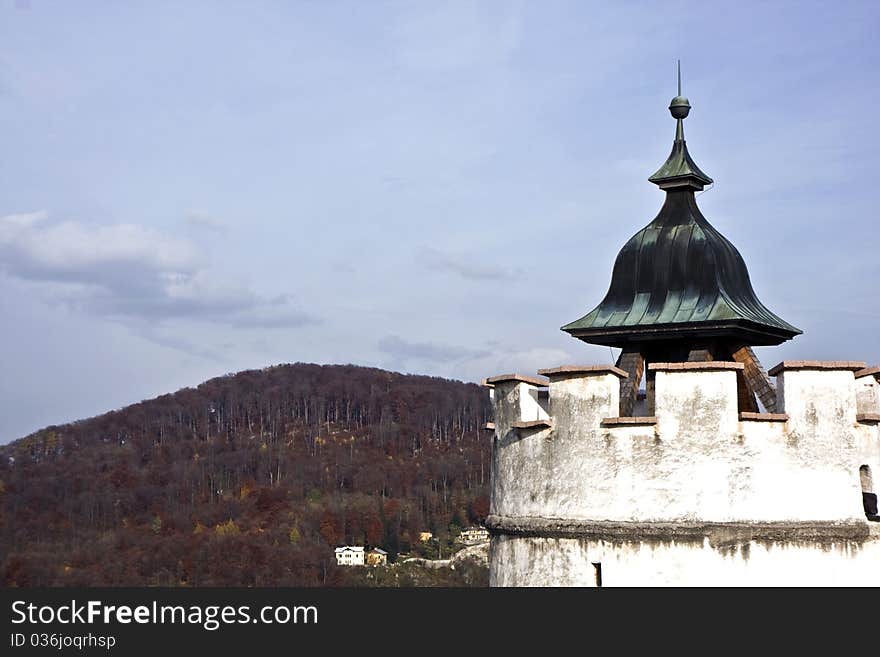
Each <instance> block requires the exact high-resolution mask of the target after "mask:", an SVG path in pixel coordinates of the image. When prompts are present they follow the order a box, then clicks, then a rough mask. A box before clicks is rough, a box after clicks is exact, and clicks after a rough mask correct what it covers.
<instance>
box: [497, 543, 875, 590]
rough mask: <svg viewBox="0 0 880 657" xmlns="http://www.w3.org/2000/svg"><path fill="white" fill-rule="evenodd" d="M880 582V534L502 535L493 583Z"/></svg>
mask: <svg viewBox="0 0 880 657" xmlns="http://www.w3.org/2000/svg"><path fill="white" fill-rule="evenodd" d="M594 563H600V564H601V565H602V585H603V586H880V567H878V564H880V538H875V539H874V540H868V541H865V542H862V543H858V542H847V541H840V542H837V543H827V544H826V543H812V544H810V543H791V542H781V541H780V542H772V543H771V542H764V541H747V542H743V543H739V544H735V545H730V546H712V545H711V543H710V541H709V539H705V540H704V541H703V542H699V541H697V542H690V541H681V542H676V541H669V542H631V543H616V544H615V543H610V542H607V541H600V540H587V539H576V538H533V537H518V536H517V537H510V536H496V537H493V538H492V542H491V546H490V552H489V584H490V586H595V585H596V569H595V567H594V566H593V564H594Z"/></svg>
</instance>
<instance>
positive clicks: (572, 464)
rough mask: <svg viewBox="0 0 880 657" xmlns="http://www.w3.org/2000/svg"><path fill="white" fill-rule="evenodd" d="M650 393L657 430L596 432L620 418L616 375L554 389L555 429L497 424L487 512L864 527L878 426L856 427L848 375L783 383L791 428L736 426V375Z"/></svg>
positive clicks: (683, 376) (811, 375)
mask: <svg viewBox="0 0 880 657" xmlns="http://www.w3.org/2000/svg"><path fill="white" fill-rule="evenodd" d="M655 385H656V404H655V408H656V418H657V423H656V426H626V425H624V426H611V427H604V426H602V424H601V423H602V420H603V419H604V418H607V417H612V416H615V415H616V414H617V412H616V409H617V405H618V389H619V388H618V379H617V377H615V376H614V375H612V374H583V375H577V376H568V377H562V378H559V379H558V380H552V381H551V383H550V387H549V388H550V415H551V418H552V421H553V428H552V429H545V430H534V429H532V430H522V429H513V428H511V426H510V425H511V423H510V422H506V421H503V420H502V421H499V420H498V415H496V427H499V426H500V427H501V429H500V430H499V431H498V432H497V434H496V438H497V440H496V443H495V449H494V459H493V460H494V466H495V468H496V470H495V473H494V475H493V504H492V512H493V513H495V514H499V515H509V516H530V515H533V516H541V517H551V518H575V519H578V518H579V519H593V520H629V521H697V520H703V521H713V522H723V521H744V522H748V521H811V520H827V521H832V520H833V521H847V520H860V519H863V518H864V514H863V510H862V506H861V490H860V487H859V478H858V468H859V466H860V465H862V464H863V463H866V464H868V465H870V466H871V468H872V469H873V470H874V471H875V472H880V444H878V440H877V429H876V425H873V426H871V425H860V424H858V423H856V420H855V416H856V405H855V386H854V379H853V374H852V372H851V371H794V372H786V373H785V374H784V375H783V376H780V391H782V392H783V394H784V398H785V407H784V408H785V410H786V411H787V412H788V414H789V420H788V421H787V422H763V421H741V420H740V419H739V415H738V412H737V395H736V372H735V371H734V370H721V371H711V370H709V371H668V372H667V371H658V372H657V373H656V384H655ZM523 387H525V384H517V385H516V388H517V389H521V388H523ZM513 392H514V391H513V390H512V391H511V393H513ZM780 396H782V395H780ZM523 397H524V396H523V395H522V393H519V397H518V399H523ZM509 398H510V399H512V400H514V398H517V397H516V395H511V396H510V397H509ZM500 415H501V416H504V415H505V414H504V412H503V411H502V412H501V413H500ZM517 417H519V415H518V414H517ZM505 429H506V430H505Z"/></svg>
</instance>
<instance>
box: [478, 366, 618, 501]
mask: <svg viewBox="0 0 880 657" xmlns="http://www.w3.org/2000/svg"><path fill="white" fill-rule="evenodd" d="M519 398H521V397H516V399H519ZM618 400H619V384H618V379H617V377H616V376H614V375H612V374H602V375H588V376H582V377H566V378H561V379H557V380H554V381H553V382H552V383H551V385H550V410H551V413H552V416H553V420H554V423H555V425H556V427H559V429H554V430H543V431H538V430H534V429H532V430H524V429H520V430H511V429H510V422H509V421H507V419H506V418H508V417H510V415H511V411H510V409H503V408H502V409H499V408H498V407H497V406H496V422H495V427H496V433H495V440H494V442H493V459H492V467H493V477H492V500H491V501H492V504H491V508H492V511H493V513H498V514H501V515H537V516H546V515H548V514H550V515H553V516H555V517H576V518H588V517H591V516H590V514H591V513H596V512H598V510H599V508H601V507H600V506H598V505H597V502H605V503H606V504H607V503H609V502H610V500H609V499H608V495H607V491H606V493H605V494H602V493H598V492H597V486H599V485H601V475H598V474H597V473H595V472H594V471H593V468H592V467H590V466H589V464H590V463H591V462H593V463H595V457H594V453H595V452H596V450H598V449H602V448H603V446H604V443H603V440H602V432H601V431H600V428H599V422H600V421H601V420H602V419H604V418H606V417H611V416H616V414H617V409H618V404H619V402H618ZM511 403H513V397H512V398H511ZM499 410H500V416H501V417H502V421H501V422H499V421H498V419H497V418H498V417H499V415H497V413H498V412H499Z"/></svg>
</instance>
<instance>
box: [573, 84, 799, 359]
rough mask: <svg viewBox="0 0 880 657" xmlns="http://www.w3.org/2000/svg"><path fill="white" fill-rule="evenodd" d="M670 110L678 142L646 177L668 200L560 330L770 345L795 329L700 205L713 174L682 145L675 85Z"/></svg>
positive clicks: (619, 337) (682, 110)
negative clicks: (771, 305) (596, 298)
mask: <svg viewBox="0 0 880 657" xmlns="http://www.w3.org/2000/svg"><path fill="white" fill-rule="evenodd" d="M679 85H680V82H679ZM669 109H670V112H671V113H672V115H673V118H675V119H676V121H677V126H676V135H675V143H674V144H673V147H672V153H671V154H670V156H669V158H668V159H667V160H666V162H665V163H664V164H663V166H662V167H660V169H659V170H658V171H657V173H655V174H654V175H653V176H651V178H650V179H649V180H650V181H651V182H653V183H655V184H656V185H658V186H659V187H660V188H661V189H664V190H665V191H666V202H665V203H664V204H663V207H662V208H661V209H660V212H659V214H658V215H657V216H656V217H655V218H654V220H653V221H652V222H651V223H650V224H648V225H647V226H645V227H644V228H643V229H642V230H640V231H639V232H638V233H636V234H635V235H633V237H631V238H630V240H629V241H628V242H627V243H626V244H625V245H624V246H623V248H622V249H621V250H620V253H618V255H617V259H616V261H615V263H614V271H613V274H612V278H611V285H610V287H609V289H608V293H607V294H606V295H605V298H604V299H603V300H602V303H600V304H599V305H598V306H597V307H596V308H594V309H593V310H592V311H590V312H589V313H587V314H586V315H584V316H583V317H581V318H580V319H578V320H576V321H574V322H571V323H569V324H566V325H565V326H563V327H562V330H563V331H566V332H568V333H570V334H571V335H572V336H573V337H576V338H579V339H581V340H584V341H585V342H590V343H594V344H602V345H611V346H623V345H625V344H627V343H633V342H646V341H653V340H664V339H682V338H685V339H702V338H725V339H734V340H737V341H740V342H742V343H745V344H749V345H772V344H779V343H781V342H783V341H785V340H789V339H791V338H792V337H794V336H795V335H797V334H799V333H801V331H800V329H798V328H796V327H794V326H792V325H791V324H789V323H788V322H786V321H784V320H783V319H781V318H779V317H777V316H776V315H775V314H773V313H772V312H771V311H770V310H768V309H767V307H766V306H764V304H762V303H761V301H760V300H759V299H758V297H757V295H756V294H755V291H754V289H753V288H752V283H751V280H750V279H749V272H748V269H747V268H746V264H745V261H744V260H743V258H742V256H741V255H740V253H739V251H737V249H736V247H735V246H734V245H733V244H731V243H730V241H729V240H727V239H726V238H725V237H724V236H723V235H722V234H721V233H720V232H718V230H716V229H715V228H714V227H713V226H712V225H711V224H710V223H709V222H708V220H707V219H706V218H705V217H704V216H703V214H702V213H701V212H700V209H699V208H698V207H697V202H696V199H695V196H694V191H696V190H700V189H703V186H704V185H706V184H710V183H711V182H712V179H711V178H709V177H708V176H707V175H706V174H704V173H703V172H702V171H701V170H700V169H699V167H697V165H696V164H695V163H694V161H693V159H692V158H691V157H690V154H689V153H688V151H687V146H686V145H685V141H684V128H683V125H682V123H683V121H684V118H685V117H686V116H687V115H688V113H689V111H690V103H689V102H688V100H687V99H686V98H684V97H683V96H681V88H680V86H679V95H678V96H676V97H675V98H674V99H673V100H672V103H671V104H670V108H669Z"/></svg>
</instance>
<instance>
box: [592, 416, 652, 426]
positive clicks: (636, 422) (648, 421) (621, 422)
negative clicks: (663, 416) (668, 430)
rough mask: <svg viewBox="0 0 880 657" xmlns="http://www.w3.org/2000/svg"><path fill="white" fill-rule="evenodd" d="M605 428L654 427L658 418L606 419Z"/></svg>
mask: <svg viewBox="0 0 880 657" xmlns="http://www.w3.org/2000/svg"><path fill="white" fill-rule="evenodd" d="M601 424H602V426H603V427H622V426H627V427H642V426H653V425H655V424H657V418H656V417H654V416H653V415H652V416H645V417H606V418H605V419H604V420H602V423H601Z"/></svg>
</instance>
